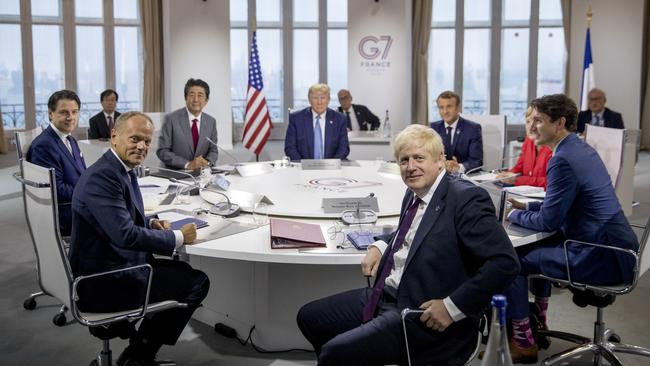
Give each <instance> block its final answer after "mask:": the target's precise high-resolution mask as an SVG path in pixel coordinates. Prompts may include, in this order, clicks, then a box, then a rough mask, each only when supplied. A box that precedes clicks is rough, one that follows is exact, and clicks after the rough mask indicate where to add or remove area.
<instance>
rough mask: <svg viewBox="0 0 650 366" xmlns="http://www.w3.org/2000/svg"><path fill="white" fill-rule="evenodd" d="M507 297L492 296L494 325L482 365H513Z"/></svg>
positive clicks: (491, 328)
mask: <svg viewBox="0 0 650 366" xmlns="http://www.w3.org/2000/svg"><path fill="white" fill-rule="evenodd" d="M506 305H507V302H506V297H505V296H503V295H494V296H492V325H491V327H490V338H488V342H487V346H485V354H484V355H483V360H482V361H481V366H512V357H511V356H510V346H509V345H508V334H507V332H506Z"/></svg>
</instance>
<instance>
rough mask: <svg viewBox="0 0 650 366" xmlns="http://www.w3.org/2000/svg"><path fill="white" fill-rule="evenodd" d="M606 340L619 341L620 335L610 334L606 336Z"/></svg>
mask: <svg viewBox="0 0 650 366" xmlns="http://www.w3.org/2000/svg"><path fill="white" fill-rule="evenodd" d="M607 340H608V341H610V342H612V343H621V336H619V335H618V334H616V333H614V334H612V335H610V336H609V338H607Z"/></svg>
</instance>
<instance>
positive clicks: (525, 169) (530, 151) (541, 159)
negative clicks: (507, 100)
mask: <svg viewBox="0 0 650 366" xmlns="http://www.w3.org/2000/svg"><path fill="white" fill-rule="evenodd" d="M532 112H533V109H532V108H531V107H528V110H526V138H525V139H524V144H523V145H522V147H521V155H519V160H517V164H515V166H514V167H512V168H511V169H510V170H509V171H507V172H503V173H500V174H499V176H498V177H499V179H501V181H502V182H503V183H506V184H514V185H516V186H535V187H543V188H544V190H546V165H547V164H548V161H549V159H551V155H552V153H553V152H552V151H551V149H549V148H548V147H546V146H542V147H538V146H535V142H534V141H533V139H532V138H531V135H530V125H531V124H532V123H533V121H532V119H531V118H530V114H531V113H532ZM511 173H516V174H519V175H518V176H516V177H514V176H512V174H511Z"/></svg>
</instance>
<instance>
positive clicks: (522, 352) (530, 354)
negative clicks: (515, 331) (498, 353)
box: [508, 339, 539, 364]
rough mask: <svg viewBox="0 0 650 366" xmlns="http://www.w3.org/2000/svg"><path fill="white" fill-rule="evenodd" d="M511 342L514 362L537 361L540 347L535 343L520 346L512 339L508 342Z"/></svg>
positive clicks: (511, 353)
mask: <svg viewBox="0 0 650 366" xmlns="http://www.w3.org/2000/svg"><path fill="white" fill-rule="evenodd" d="M508 343H509V344H510V356H512V363H526V364H530V363H537V353H538V352H539V348H537V345H536V344H534V345H532V346H531V347H527V348H522V347H519V346H518V345H517V344H516V343H515V342H514V341H513V340H512V339H511V340H510V341H509V342H508Z"/></svg>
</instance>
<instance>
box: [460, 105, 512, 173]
mask: <svg viewBox="0 0 650 366" xmlns="http://www.w3.org/2000/svg"><path fill="white" fill-rule="evenodd" d="M463 118H465V119H468V120H470V121H473V122H476V123H478V124H480V125H481V132H482V135H483V170H492V169H501V168H503V167H504V166H503V158H504V156H505V145H506V116H504V115H501V114H494V115H463Z"/></svg>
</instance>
